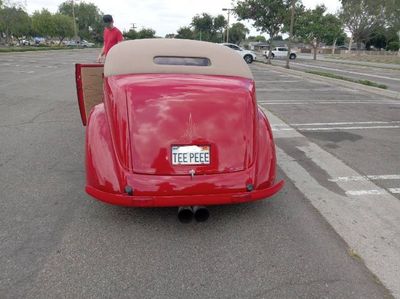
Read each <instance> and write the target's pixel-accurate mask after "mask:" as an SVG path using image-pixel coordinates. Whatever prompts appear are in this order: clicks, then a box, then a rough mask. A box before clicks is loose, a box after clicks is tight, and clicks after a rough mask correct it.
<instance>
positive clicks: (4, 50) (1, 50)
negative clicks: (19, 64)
mask: <svg viewBox="0 0 400 299" xmlns="http://www.w3.org/2000/svg"><path fill="white" fill-rule="evenodd" d="M74 49H82V48H77V47H9V48H0V53H13V52H36V51H49V50H50V51H55V50H74Z"/></svg>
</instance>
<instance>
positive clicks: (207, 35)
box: [178, 13, 227, 42]
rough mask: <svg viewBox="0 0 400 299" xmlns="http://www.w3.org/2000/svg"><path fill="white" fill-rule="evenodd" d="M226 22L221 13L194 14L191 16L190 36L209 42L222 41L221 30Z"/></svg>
mask: <svg viewBox="0 0 400 299" xmlns="http://www.w3.org/2000/svg"><path fill="white" fill-rule="evenodd" d="M226 24H227V22H226V20H225V17H224V16H223V15H218V16H217V17H213V16H211V15H209V14H207V13H202V14H201V15H196V16H194V17H193V19H192V23H191V26H192V27H193V36H192V38H194V39H200V40H204V41H210V42H222V40H223V30H224V27H225V26H226ZM187 33H188V32H186V34H187ZM178 35H179V33H178ZM187 36H188V34H187Z"/></svg>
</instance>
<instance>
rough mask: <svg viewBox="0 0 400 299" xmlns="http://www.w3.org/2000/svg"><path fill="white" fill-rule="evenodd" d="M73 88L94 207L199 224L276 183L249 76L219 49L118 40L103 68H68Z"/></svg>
mask: <svg viewBox="0 0 400 299" xmlns="http://www.w3.org/2000/svg"><path fill="white" fill-rule="evenodd" d="M76 83H77V92H78V102H79V108H80V113H81V117H82V122H83V124H84V125H86V126H87V128H86V173H87V177H86V192H87V193H88V194H90V195H91V196H93V197H94V198H96V199H99V200H101V201H104V202H107V203H110V204H114V205H121V206H133V207H180V209H179V212H178V217H179V219H180V220H181V221H190V220H191V218H192V216H194V217H195V219H197V220H198V221H204V220H206V219H207V218H208V215H209V214H208V210H207V208H206V206H209V205H222V204H236V203H244V202H250V201H255V200H260V199H265V198H267V197H270V196H272V195H274V194H275V193H277V192H278V191H279V190H280V189H281V188H282V186H283V184H284V182H283V181H279V182H276V157H275V145H274V141H273V137H272V132H271V128H270V125H269V123H268V120H267V118H266V116H265V115H264V114H263V112H262V111H261V109H260V108H259V107H258V106H257V101H256V92H255V83H254V80H253V76H252V73H251V71H250V69H249V67H248V66H247V64H246V63H245V62H244V61H243V59H242V58H241V57H240V56H239V55H237V53H235V52H234V51H232V50H231V49H229V48H227V47H223V46H221V45H218V44H213V43H208V42H200V41H189V40H178V39H151V40H135V41H125V42H122V43H120V44H118V45H116V46H114V47H113V48H112V49H111V50H110V52H109V53H108V56H107V59H106V61H105V64H104V66H103V65H99V64H77V65H76Z"/></svg>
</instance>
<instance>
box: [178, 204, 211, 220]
mask: <svg viewBox="0 0 400 299" xmlns="http://www.w3.org/2000/svg"><path fill="white" fill-rule="evenodd" d="M208 217H210V212H209V211H208V209H207V208H206V207H203V206H194V207H179V208H178V219H179V221H180V222H182V223H189V222H191V221H192V220H193V218H194V219H195V220H196V221H197V222H204V221H207V219H208Z"/></svg>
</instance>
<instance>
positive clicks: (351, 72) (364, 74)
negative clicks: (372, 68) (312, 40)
mask: <svg viewBox="0 0 400 299" xmlns="http://www.w3.org/2000/svg"><path fill="white" fill-rule="evenodd" d="M295 64H297V65H302V66H306V67H312V68H317V69H325V70H332V71H337V72H342V73H348V74H353V75H361V76H368V77H375V78H380V79H386V80H394V81H400V79H399V78H393V77H386V76H380V75H375V74H367V73H359V72H353V71H348V70H341V69H337V68H331V67H325V66H315V65H311V64H305V63H298V62H296V63H295Z"/></svg>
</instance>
